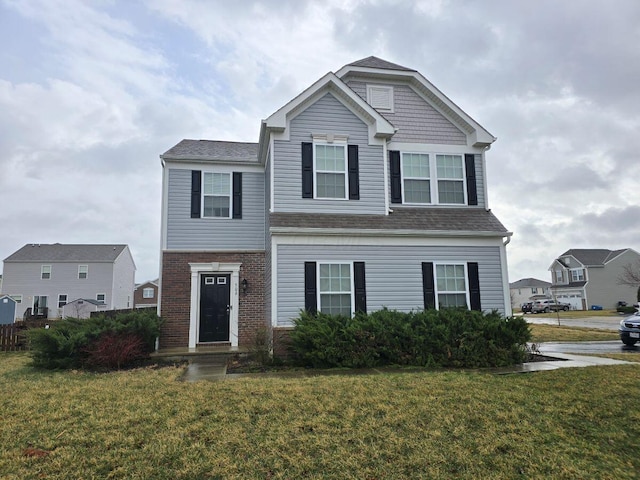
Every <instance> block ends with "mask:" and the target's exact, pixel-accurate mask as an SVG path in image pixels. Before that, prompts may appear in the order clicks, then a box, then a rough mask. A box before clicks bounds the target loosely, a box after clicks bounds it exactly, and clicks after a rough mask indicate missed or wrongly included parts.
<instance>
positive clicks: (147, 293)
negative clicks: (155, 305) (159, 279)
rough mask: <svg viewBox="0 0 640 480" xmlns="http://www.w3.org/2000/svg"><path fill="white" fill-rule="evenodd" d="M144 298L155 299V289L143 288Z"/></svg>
mask: <svg viewBox="0 0 640 480" xmlns="http://www.w3.org/2000/svg"><path fill="white" fill-rule="evenodd" d="M142 298H153V288H151V287H147V288H143V289H142Z"/></svg>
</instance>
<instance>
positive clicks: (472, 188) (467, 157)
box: [464, 153, 478, 205]
mask: <svg viewBox="0 0 640 480" xmlns="http://www.w3.org/2000/svg"><path fill="white" fill-rule="evenodd" d="M464 166H465V170H466V173H467V201H468V204H469V205H478V185H477V184H476V161H475V155H474V154H473V153H465V154H464Z"/></svg>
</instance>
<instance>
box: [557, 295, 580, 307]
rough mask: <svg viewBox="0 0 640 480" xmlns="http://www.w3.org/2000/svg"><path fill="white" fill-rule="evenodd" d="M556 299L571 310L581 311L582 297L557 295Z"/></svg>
mask: <svg viewBox="0 0 640 480" xmlns="http://www.w3.org/2000/svg"><path fill="white" fill-rule="evenodd" d="M556 299H557V300H558V301H559V302H562V303H568V304H570V305H571V310H582V296H581V295H558V296H557V297H556Z"/></svg>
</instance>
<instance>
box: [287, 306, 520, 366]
mask: <svg viewBox="0 0 640 480" xmlns="http://www.w3.org/2000/svg"><path fill="white" fill-rule="evenodd" d="M294 323H295V328H294V329H293V331H292V332H291V335H290V345H291V350H292V356H293V358H294V359H295V360H296V361H297V362H298V363H300V364H302V365H305V366H309V367H314V368H331V367H349V368H362V367H377V366H383V365H418V366H442V367H491V366H505V365H512V364H516V363H521V362H522V361H523V360H524V359H525V355H526V343H527V341H529V340H530V336H531V334H530V331H529V327H528V325H527V323H526V321H525V320H524V319H523V318H521V317H509V318H505V317H503V316H501V315H500V314H499V313H497V312H495V311H494V312H490V313H483V312H477V311H470V310H466V309H458V308H446V309H440V310H424V311H418V312H398V311H395V310H388V309H382V310H379V311H376V312H372V313H371V314H364V313H357V314H356V315H354V316H353V317H352V318H349V317H346V316H341V315H327V314H324V313H321V312H318V313H316V314H310V313H309V312H301V313H300V316H299V317H298V318H297V319H295V320H294Z"/></svg>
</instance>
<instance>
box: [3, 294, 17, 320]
mask: <svg viewBox="0 0 640 480" xmlns="http://www.w3.org/2000/svg"><path fill="white" fill-rule="evenodd" d="M15 320H16V301H15V300H14V299H13V298H11V297H10V296H9V295H0V325H11V324H12V323H13V322H14V321H15Z"/></svg>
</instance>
